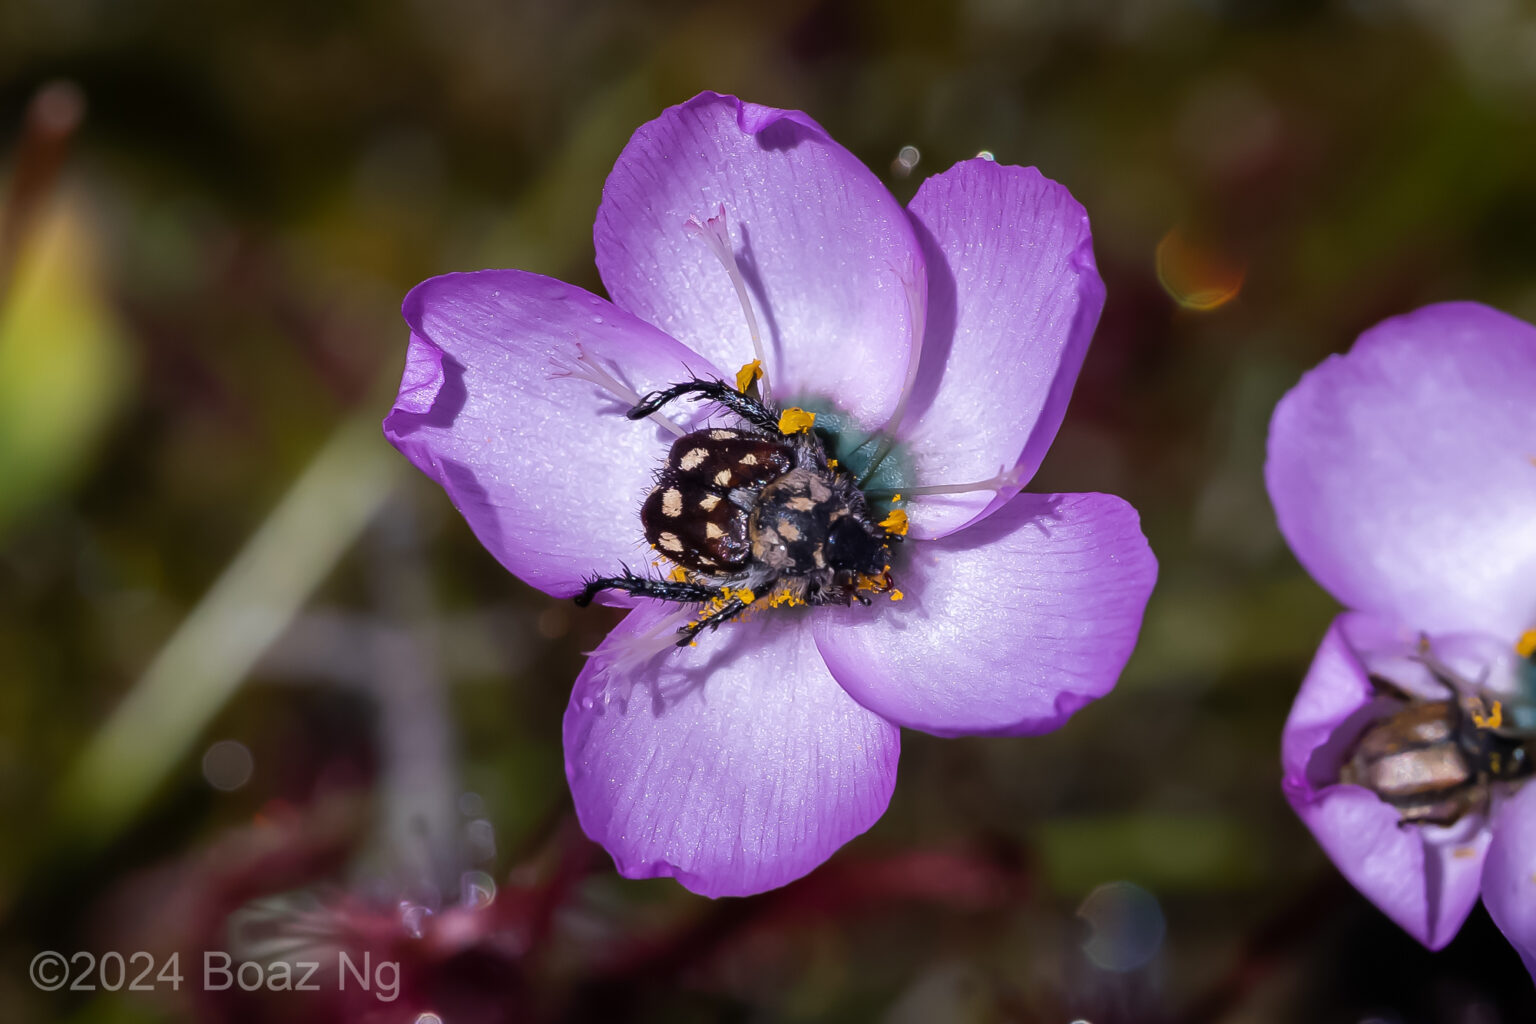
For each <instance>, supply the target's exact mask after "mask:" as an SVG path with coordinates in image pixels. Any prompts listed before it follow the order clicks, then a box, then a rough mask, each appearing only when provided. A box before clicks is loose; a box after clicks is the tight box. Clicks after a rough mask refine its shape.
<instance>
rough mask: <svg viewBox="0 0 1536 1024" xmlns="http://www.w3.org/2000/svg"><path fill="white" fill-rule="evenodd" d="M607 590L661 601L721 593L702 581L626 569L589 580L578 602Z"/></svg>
mask: <svg viewBox="0 0 1536 1024" xmlns="http://www.w3.org/2000/svg"><path fill="white" fill-rule="evenodd" d="M604 590H622V591H624V592H625V593H626V594H633V595H634V596H636V597H654V598H656V599H657V600H658V601H676V602H677V603H678V604H694V603H696V602H700V601H708V600H711V599H712V598H715V597H719V596H720V591H719V590H718V589H716V588H715V587H707V586H705V585H704V584H702V583H683V582H679V581H677V580H657V579H651V578H650V577H649V576H636V575H635V574H634V573H632V572H630V571H628V570H627V569H626V570H625V572H624V575H622V576H598V577H594V578H593V579H590V580H588V581H587V585H586V587H585V588H583V590H582V592H581V593H579V594H577V595H576V598H575V600H576V604H577V605H578V606H579V607H582V608H585V607H586V606H587V605H589V604H591V603H592V599H593V598H594V597H596V596H597V595H598V593H599V592H601V591H604Z"/></svg>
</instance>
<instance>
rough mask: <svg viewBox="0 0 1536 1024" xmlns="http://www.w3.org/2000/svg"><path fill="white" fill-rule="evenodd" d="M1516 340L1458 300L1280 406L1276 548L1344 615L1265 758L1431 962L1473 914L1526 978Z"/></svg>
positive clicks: (1523, 612) (1522, 539)
mask: <svg viewBox="0 0 1536 1024" xmlns="http://www.w3.org/2000/svg"><path fill="white" fill-rule="evenodd" d="M1532 395H1536V327H1533V326H1532V325H1531V324H1528V323H1524V322H1522V321H1520V320H1517V319H1515V318H1514V317H1512V316H1509V315H1507V314H1504V313H1501V312H1499V311H1498V310H1494V309H1490V308H1489V307H1487V306H1482V305H1479V304H1477V303H1471V302H1452V303H1442V304H1440V305H1434V306H1427V307H1425V308H1423V309H1420V310H1417V311H1415V312H1413V313H1409V314H1407V315H1405V316H1399V317H1394V318H1392V319H1390V320H1386V321H1383V322H1382V323H1380V324H1378V325H1376V326H1375V327H1373V328H1371V329H1370V330H1369V331H1367V332H1365V333H1364V334H1362V335H1361V336H1360V339H1359V340H1358V341H1357V342H1356V343H1355V346H1354V348H1352V349H1351V350H1350V351H1349V353H1347V354H1345V355H1339V356H1334V357H1331V358H1330V359H1328V360H1327V361H1325V362H1324V363H1322V364H1321V365H1320V366H1318V367H1317V368H1315V369H1313V370H1311V371H1310V372H1309V373H1307V375H1306V376H1304V377H1303V378H1302V380H1301V383H1299V384H1298V385H1296V387H1295V388H1293V389H1292V390H1291V391H1290V393H1288V394H1287V395H1286V396H1285V397H1284V398H1283V399H1281V401H1280V403H1279V405H1278V406H1277V407H1276V409H1275V414H1274V419H1273V420H1272V421H1271V423H1270V429H1269V459H1268V462H1267V464H1266V466H1265V478H1266V482H1267V483H1268V486H1269V494H1270V500H1271V501H1272V502H1273V503H1274V506H1275V513H1276V517H1277V519H1278V520H1279V523H1280V530H1281V532H1282V533H1283V534H1284V535H1285V538H1286V540H1287V541H1288V542H1289V543H1290V546H1291V549H1292V551H1294V552H1295V554H1296V557H1297V559H1298V560H1300V562H1301V563H1302V565H1303V566H1305V567H1306V568H1307V569H1308V571H1310V572H1311V574H1312V576H1313V577H1314V578H1315V579H1316V580H1317V581H1318V582H1319V583H1320V584H1322V586H1323V587H1324V588H1326V589H1327V590H1328V591H1329V592H1330V593H1331V594H1333V596H1334V597H1336V598H1337V599H1338V600H1339V602H1340V603H1341V604H1342V605H1344V606H1345V608H1346V609H1348V610H1347V611H1346V612H1344V613H1343V614H1341V615H1340V616H1339V617H1338V618H1337V619H1336V620H1335V621H1334V623H1333V626H1332V627H1331V628H1330V629H1329V631H1328V633H1327V635H1326V636H1325V637H1324V638H1323V642H1322V645H1321V646H1320V647H1319V648H1318V652H1317V656H1316V658H1315V659H1314V661H1313V663H1312V667H1311V670H1310V671H1309V672H1308V673H1307V677H1306V679H1305V680H1304V681H1303V683H1302V685H1301V689H1300V692H1299V693H1298V694H1297V696H1296V701H1295V704H1294V705H1293V706H1292V708H1291V713H1290V717H1289V719H1288V720H1287V721H1286V724H1285V732H1284V735H1283V738H1282V740H1281V758H1282V762H1283V765H1284V768H1285V780H1284V787H1285V795H1286V797H1287V798H1288V799H1289V801H1290V803H1291V806H1292V807H1293V808H1294V809H1295V811H1296V813H1297V814H1298V815H1299V816H1300V817H1301V819H1302V821H1303V822H1304V823H1305V824H1306V826H1307V827H1308V828H1309V829H1311V831H1312V833H1313V835H1314V836H1315V837H1316V838H1317V841H1318V843H1319V844H1320V845H1321V846H1322V847H1323V849H1324V850H1325V851H1326V852H1327V853H1328V855H1329V856H1330V857H1332V858H1333V861H1334V863H1335V864H1337V865H1338V867H1339V869H1340V870H1341V871H1342V872H1343V873H1344V875H1345V877H1347V878H1348V879H1349V880H1350V881H1351V882H1352V883H1353V884H1354V885H1355V887H1356V888H1357V889H1359V890H1360V891H1361V892H1362V893H1363V894H1364V895H1365V896H1366V897H1367V898H1369V899H1370V900H1371V901H1372V902H1374V903H1375V904H1376V905H1377V906H1378V907H1380V908H1381V910H1382V911H1384V912H1385V913H1386V914H1387V915H1388V916H1390V917H1391V918H1392V920H1394V921H1396V922H1397V923H1398V924H1399V925H1400V926H1401V927H1402V928H1404V929H1405V930H1406V931H1408V932H1409V933H1410V934H1412V935H1413V936H1414V937H1415V938H1417V939H1418V940H1419V941H1420V942H1422V943H1423V944H1424V945H1425V946H1427V947H1429V948H1430V949H1439V948H1440V947H1442V946H1444V945H1445V944H1446V943H1447V942H1449V941H1450V940H1451V939H1452V938H1453V937H1454V936H1455V935H1456V932H1457V931H1458V929H1460V927H1461V923H1462V921H1464V920H1465V919H1466V917H1467V915H1468V914H1469V913H1470V912H1471V910H1472V908H1473V907H1474V906H1475V905H1476V904H1477V901H1478V899H1479V897H1481V899H1482V900H1483V903H1484V904H1485V905H1486V906H1487V908H1488V911H1489V914H1490V915H1491V916H1492V917H1493V919H1494V921H1495V922H1496V923H1497V924H1498V926H1499V927H1500V928H1501V929H1502V930H1503V932H1504V934H1505V935H1506V936H1507V937H1508V938H1509V939H1510V941H1511V942H1512V943H1513V944H1514V946H1515V948H1516V949H1517V950H1519V951H1520V953H1521V955H1522V956H1523V957H1524V958H1525V963H1526V966H1527V967H1528V968H1530V970H1531V971H1532V973H1533V974H1536V875H1533V874H1532V868H1533V865H1536V784H1533V783H1532V781H1531V775H1532V762H1533V755H1536V661H1533V657H1536V402H1532Z"/></svg>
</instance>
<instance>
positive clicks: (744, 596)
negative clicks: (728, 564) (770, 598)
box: [736, 587, 757, 604]
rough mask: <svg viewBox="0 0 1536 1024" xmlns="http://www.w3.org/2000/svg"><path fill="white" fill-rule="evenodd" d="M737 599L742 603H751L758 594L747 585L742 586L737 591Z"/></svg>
mask: <svg viewBox="0 0 1536 1024" xmlns="http://www.w3.org/2000/svg"><path fill="white" fill-rule="evenodd" d="M736 600H738V601H740V602H741V603H742V604H751V603H752V602H753V601H756V600H757V595H756V594H754V593H752V591H750V590H748V589H747V588H746V587H742V588H741V589H740V590H738V591H736Z"/></svg>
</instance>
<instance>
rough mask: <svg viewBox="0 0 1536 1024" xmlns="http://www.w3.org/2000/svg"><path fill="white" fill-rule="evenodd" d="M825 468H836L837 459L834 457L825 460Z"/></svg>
mask: <svg viewBox="0 0 1536 1024" xmlns="http://www.w3.org/2000/svg"><path fill="white" fill-rule="evenodd" d="M827 468H828V469H836V468H837V460H836V459H828V460H827Z"/></svg>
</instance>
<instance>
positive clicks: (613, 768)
mask: <svg viewBox="0 0 1536 1024" xmlns="http://www.w3.org/2000/svg"><path fill="white" fill-rule="evenodd" d="M594 242H595V245H596V250H597V268H598V272H599V275H600V276H601V278H602V281H603V285H604V286H605V288H606V289H607V291H608V295H609V297H610V299H611V300H612V301H604V300H603V299H600V298H598V297H596V296H594V295H592V294H590V293H588V292H585V291H583V290H581V289H579V288H575V287H573V286H570V285H567V284H563V283H561V282H559V281H555V280H552V279H550V278H547V277H541V276H539V275H536V274H529V273H524V272H520V271H513V270H488V271H481V272H478V273H472V274H449V275H445V276H443V277H436V278H432V279H430V280H428V281H425V282H423V283H422V284H420V285H419V286H417V287H416V288H415V289H414V290H412V292H411V293H410V295H409V296H407V298H406V300H405V307H404V313H405V319H406V321H407V323H408V324H409V325H410V328H411V340H410V347H409V348H408V349H407V353H406V366H405V373H404V376H403V379H402V381H401V388H400V393H399V397H398V398H397V399H396V402H395V406H394V409H393V410H392V411H391V412H390V414H389V415H388V416H387V417H386V419H385V421H384V430H385V434H386V436H387V437H388V438H389V440H390V441H391V443H393V444H394V445H395V446H396V447H397V448H399V449H400V451H401V452H403V453H404V454H405V455H406V456H407V457H408V458H409V459H410V460H411V461H412V462H413V463H415V465H416V466H417V467H419V468H420V469H421V470H422V471H423V472H424V473H426V474H427V475H428V476H430V477H431V478H432V479H434V480H436V481H437V482H438V483H439V484H441V485H442V487H443V488H444V490H445V491H447V493H448V495H449V497H450V498H451V499H452V500H453V502H454V504H455V505H456V506H457V507H458V508H459V510H460V511H461V512H462V513H463V514H464V517H465V519H466V520H467V521H468V522H469V525H470V526H471V528H472V529H473V530H474V531H475V534H476V536H477V537H478V538H479V539H480V541H481V542H482V543H483V544H484V545H485V546H486V547H487V548H488V549H489V550H490V551H491V552H492V553H493V554H494V555H495V556H496V557H497V558H498V559H499V560H500V561H501V562H502V564H503V565H504V566H506V567H507V568H508V569H509V570H510V571H512V572H513V573H515V574H516V575H518V576H519V577H521V578H522V579H523V580H525V581H526V582H528V583H530V584H532V585H533V586H536V587H538V588H540V589H542V590H544V591H545V592H546V593H549V594H552V595H554V596H557V597H566V598H569V597H578V596H584V597H594V596H597V595H598V594H601V595H602V597H603V599H607V600H613V601H615V602H618V603H621V604H624V605H627V606H629V607H630V608H631V610H630V612H629V614H628V616H627V617H626V618H625V619H624V621H623V622H621V623H620V624H619V625H618V626H617V627H616V628H615V629H614V630H613V632H612V633H610V634H609V636H608V637H607V639H605V640H604V641H603V643H602V644H601V645H599V647H598V649H597V650H596V651H594V652H593V654H592V655H591V657H589V658H588V660H587V663H586V666H585V667H584V668H583V670H582V672H581V675H580V676H579V677H578V678H577V680H576V685H575V689H574V691H573V693H572V695H571V701H570V705H569V707H568V709H567V712H566V716H565V729H564V740H565V757H566V775H567V779H568V780H569V782H570V786H571V793H572V796H573V798H574V800H575V805H576V812H577V816H578V818H579V819H580V821H581V824H582V827H583V828H584V829H585V830H586V832H587V834H588V835H589V836H591V837H592V838H593V839H595V840H597V841H598V842H600V843H601V844H602V845H603V846H604V847H605V848H606V849H607V850H608V852H609V853H610V854H611V855H612V856H613V858H614V861H615V863H616V864H617V866H618V868H619V871H620V872H621V873H622V874H624V875H627V876H630V877H652V876H657V875H670V876H673V877H676V878H677V879H678V880H679V881H680V882H682V883H683V884H684V885H685V886H687V887H688V888H690V889H692V890H694V891H696V892H700V893H703V894H705V895H710V896H720V895H740V894H746V893H753V892H761V891H763V890H765V889H769V888H773V887H774V886H778V885H783V884H784V883H786V882H789V881H791V880H793V879H795V878H798V877H799V876H801V875H803V874H805V873H806V872H808V871H810V870H811V869H812V868H814V867H815V866H816V865H817V864H819V863H820V862H821V861H823V860H825V859H826V858H827V857H828V856H830V855H831V854H832V853H833V851H835V850H836V849H837V848H838V847H839V846H841V845H842V844H843V843H845V842H847V841H848V840H849V839H851V838H852V837H854V836H856V835H858V834H859V833H860V832H863V831H864V830H865V829H867V828H868V827H869V826H870V825H872V824H873V823H874V822H875V821H876V820H877V819H878V818H879V817H880V815H881V814H882V813H883V812H884V810H885V807H886V804H887V802H888V801H889V799H890V795H891V791H892V789H893V787H894V785H895V778H896V762H897V757H898V753H899V749H900V736H901V732H900V730H901V728H902V727H909V728H916V729H922V730H924V731H927V732H930V733H935V734H938V735H944V736H954V735H961V734H967V733H972V734H974V733H985V734H1012V735H1025V734H1033V733H1040V732H1046V731H1049V730H1051V729H1054V728H1056V727H1057V726H1059V725H1061V724H1062V723H1063V722H1065V721H1066V720H1067V719H1068V718H1069V717H1070V716H1071V715H1072V714H1073V713H1074V712H1076V711H1077V710H1078V709H1079V708H1081V707H1082V706H1083V705H1085V704H1087V703H1088V702H1089V701H1091V700H1093V699H1095V698H1097V697H1099V696H1102V695H1103V694H1105V693H1107V692H1108V691H1109V690H1110V689H1111V688H1112V687H1113V686H1114V684H1115V681H1116V679H1117V677H1118V676H1119V673H1120V670H1121V668H1122V667H1123V666H1124V664H1125V661H1126V659H1127V658H1128V657H1129V655H1130V652H1131V649H1132V647H1133V646H1134V645H1135V641H1136V635H1137V632H1138V630H1139V629H1140V625H1141V618H1142V613H1143V610H1144V608H1145V606H1146V602H1147V598H1148V596H1149V594H1150V592H1151V589H1152V584H1153V581H1154V579H1155V577H1156V571H1157V570H1156V562H1155V560H1154V559H1153V557H1152V553H1151V551H1150V550H1149V549H1148V547H1147V542H1146V539H1145V538H1144V537H1143V536H1142V534H1141V530H1140V527H1139V523H1138V520H1137V516H1136V513H1135V510H1134V509H1132V508H1131V507H1130V506H1129V505H1128V504H1126V503H1125V502H1124V501H1122V500H1120V499H1119V498H1115V497H1111V496H1108V495H1102V494H1064V495H1040V494H1024V493H1020V487H1021V486H1022V484H1023V483H1024V482H1026V481H1027V480H1028V479H1029V477H1030V476H1031V475H1033V473H1034V472H1035V470H1036V469H1037V468H1038V467H1039V465H1040V462H1041V459H1042V458H1043V457H1044V455H1045V452H1046V449H1047V448H1048V447H1049V445H1050V443H1051V440H1052V438H1053V437H1054V436H1055V433H1056V430H1057V428H1058V427H1059V426H1060V423H1061V420H1062V416H1063V414H1064V413H1065V411H1066V406H1067V402H1068V400H1069V399H1070V397H1071V392H1072V387H1073V384H1074V382H1075V380H1076V377H1077V372H1078V369H1079V367H1080V366H1081V364H1082V359H1083V355H1084V353H1085V352H1086V350H1087V346H1088V342H1089V340H1090V338H1091V337H1092V334H1093V330H1094V326H1095V325H1096V323H1097V321H1098V316H1099V312H1100V309H1101V308H1102V305H1103V299H1104V286H1103V282H1102V281H1101V280H1100V278H1099V275H1098V272H1097V270H1096V268H1095V265H1094V260H1093V250H1092V243H1091V238H1090V235H1089V231H1088V222H1087V216H1086V214H1085V213H1084V211H1083V208H1082V207H1081V206H1080V205H1079V204H1078V203H1077V202H1076V201H1075V200H1074V199H1073V198H1072V197H1071V196H1070V195H1069V194H1068V193H1067V191H1066V189H1064V188H1062V187H1061V186H1060V185H1058V184H1056V183H1055V182H1052V181H1050V180H1048V179H1046V178H1045V177H1043V176H1042V175H1041V174H1040V173H1039V172H1038V171H1036V170H1034V169H1033V168H1021V167H1009V166H1004V165H1001V164H996V163H993V162H991V161H988V160H982V159H974V160H968V161H965V162H963V163H960V164H957V165H956V166H955V167H953V168H951V169H950V170H948V171H946V172H944V173H942V174H939V175H935V176H934V177H932V178H930V179H928V180H927V181H926V182H924V183H923V185H922V187H921V188H920V189H919V190H918V193H917V195H916V197H915V198H914V199H913V200H912V202H911V204H910V205H909V206H908V207H907V208H906V209H903V208H902V207H901V206H900V205H899V204H898V203H897V202H896V200H895V199H894V198H893V197H892V196H891V194H890V193H889V192H888V191H887V190H886V189H885V187H884V186H883V185H882V184H881V183H880V182H879V180H878V179H877V178H876V177H875V176H874V175H873V174H872V173H871V172H870V171H869V170H868V168H866V167H865V166H864V165H863V164H861V163H860V162H859V161H858V160H857V159H856V158H854V157H853V155H852V154H850V153H849V152H848V151H847V150H845V149H844V148H843V147H841V146H839V145H838V144H837V143H836V142H834V141H833V140H832V139H831V138H830V137H829V136H828V135H827V133H826V132H825V131H824V130H823V129H822V128H821V126H820V125H818V124H817V123H816V122H815V121H813V120H811V119H810V118H809V117H807V116H806V115H805V114H802V113H799V112H797V111H790V110H777V109H773V108H769V107H763V106H758V105H756V104H751V103H744V102H742V101H740V100H738V99H735V98H734V97H730V96H721V95H716V94H714V93H704V94H702V95H700V96H698V97H695V98H694V99H693V100H690V101H689V102H687V103H685V104H682V105H681V106H678V107H673V108H671V109H669V110H667V111H665V112H664V113H663V114H662V115H661V116H660V117H659V118H657V119H656V120H655V121H652V122H650V123H649V124H646V125H643V126H642V127H641V128H640V129H639V130H638V131H637V132H636V133H635V135H634V137H633V138H632V139H631V140H630V142H629V144H628V145H627V146H626V147H625V149H624V151H623V153H622V154H620V156H619V159H618V162H617V163H616V164H615V166H614V168H613V171H612V173H611V174H610V175H609V177H608V180H607V183H606V184H605V186H604V189H603V199H602V203H601V205H600V207H599V209H598V214H597V223H596V227H595V229H594ZM732 382H734V386H732ZM684 397H697V398H699V399H701V401H698V402H692V401H678V400H677V399H680V398H684ZM631 413H633V414H634V415H635V417H636V418H633V419H632V418H630V415H629V414H631ZM701 432H702V433H701ZM680 438H682V439H686V440H684V441H680V440H679V439H680ZM669 450H670V452H671V454H670V455H668V452H669ZM728 457H729V458H728ZM749 457H750V460H752V461H748V459H749ZM728 463H729V464H728ZM658 467H660V475H659V476H658V475H657V469H658ZM781 470H782V472H781ZM706 471H707V472H708V476H707V477H706V478H700V477H699V475H698V474H699V473H701V472H706ZM722 473H724V474H726V475H725V477H724V478H723V479H722V478H721V477H720V474H722ZM823 490H824V491H825V492H826V493H825V495H823V494H822V491H823ZM690 502H692V503H693V504H694V507H693V508H689V503H690ZM706 504H708V505H709V507H707V508H706V507H705V505H706ZM637 513H640V514H637ZM674 513H675V514H674ZM669 526H672V527H674V528H670V529H669ZM717 533H718V536H717V535H716V534H717ZM797 534H798V536H797ZM898 537H899V538H901V540H902V543H900V544H897V543H896V539H897V538H898ZM818 557H819V558H820V561H821V562H824V563H825V565H820V564H818ZM706 559H707V560H708V561H706ZM630 565H639V566H642V567H643V572H639V573H637V572H631V571H629V570H627V569H624V568H623V567H625V566H630ZM888 565H889V570H887V566H888ZM898 582H899V584H900V586H899V589H898V587H897V586H896V584H897V583H898ZM672 587H676V588H680V589H675V590H674V589H669V588H672ZM689 588H698V589H689ZM624 591H628V593H623V592H624ZM706 591H707V592H708V596H707V597H706ZM727 591H728V592H727ZM669 595H671V596H675V597H679V598H681V601H677V600H673V601H668V600H665V598H667V597H668V596H669ZM656 598H663V600H657V599H656ZM861 598H863V599H865V600H868V601H870V604H868V605H865V604H864V603H863V601H861V600H860V599H861ZM854 602H856V603H854ZM737 605H740V607H737ZM727 619H729V620H731V621H726V620H727ZM716 624H719V625H720V628H719V629H718V630H717V631H716V632H714V633H713V634H712V635H710V636H709V637H708V638H707V641H706V640H704V639H700V641H699V642H698V643H697V645H687V644H685V646H682V647H677V646H676V643H677V641H678V639H680V638H681V639H683V640H684V641H685V642H686V641H687V640H689V639H690V638H691V637H692V635H693V634H694V633H696V632H697V630H698V629H699V628H700V627H701V626H702V625H716ZM679 630H682V631H683V633H682V634H681V637H680V634H679Z"/></svg>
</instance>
